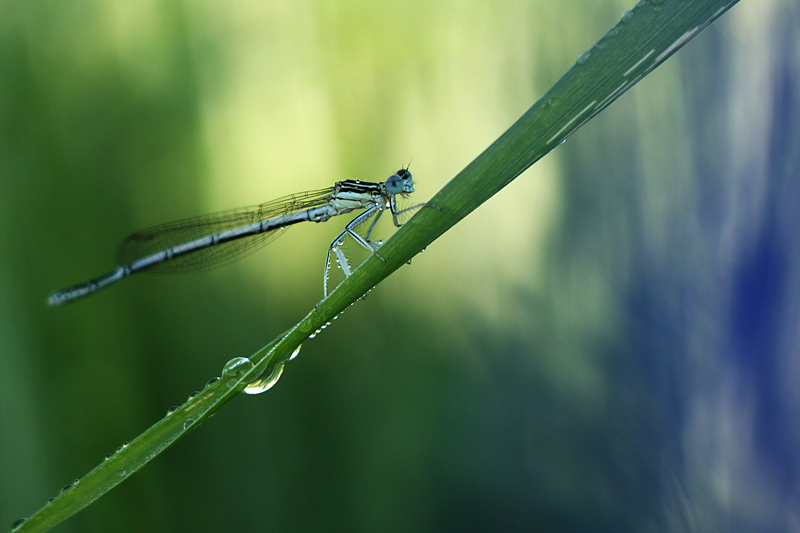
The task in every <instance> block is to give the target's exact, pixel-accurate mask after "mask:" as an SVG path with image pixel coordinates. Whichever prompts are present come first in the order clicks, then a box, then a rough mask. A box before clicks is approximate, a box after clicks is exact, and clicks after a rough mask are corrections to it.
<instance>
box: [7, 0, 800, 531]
mask: <svg viewBox="0 0 800 533" xmlns="http://www.w3.org/2000/svg"><path fill="white" fill-rule="evenodd" d="M631 7H632V1H631V0H627V1H624V2H623V1H616V0H594V1H588V0H566V1H563V2H545V1H537V2H530V3H521V2H518V1H506V0H501V1H495V2H485V3H480V2H471V3H463V2H385V3H373V2H363V1H360V2H359V1H352V2H345V1H340V2H331V1H320V2H288V1H280V0H265V1H260V2H252V1H245V2H237V3H230V2H216V1H213V0H212V1H208V2H160V1H144V2H123V1H118V0H109V1H105V2H91V1H87V2H22V1H18V0H10V1H7V2H4V3H2V4H0V317H2V320H0V424H1V425H0V523H5V524H8V525H10V523H11V522H12V521H13V520H14V519H16V518H19V517H22V516H28V515H30V514H32V513H33V512H35V511H36V510H37V509H38V508H40V507H41V506H42V505H43V504H44V503H45V501H46V500H47V498H48V497H50V496H53V495H55V494H56V493H57V492H58V490H59V488H60V487H62V486H64V485H66V484H67V483H68V482H70V481H71V480H72V479H74V478H79V477H81V476H83V475H84V474H85V473H86V472H88V471H89V470H90V469H91V468H93V467H94V466H95V465H97V464H98V463H99V462H100V461H102V459H103V457H104V456H105V455H106V454H108V453H110V452H112V451H113V450H115V449H116V448H117V447H118V446H120V445H121V443H122V442H123V441H126V440H131V439H133V438H134V437H136V436H137V435H138V434H139V433H141V432H142V431H143V430H144V429H146V428H147V427H148V426H150V425H151V424H152V423H154V422H156V421H157V420H158V419H159V418H160V417H161V416H163V415H164V413H165V412H166V410H167V408H168V407H170V406H171V405H174V404H179V403H181V402H182V401H183V400H184V399H185V398H186V396H187V395H188V394H189V393H190V392H191V391H193V390H196V389H199V388H201V387H202V385H203V384H204V383H205V382H206V381H207V380H208V379H209V378H211V377H213V376H215V375H218V374H219V371H220V370H221V368H222V366H223V364H224V363H225V362H226V361H227V360H228V359H231V358H233V357H240V356H248V355H250V354H252V353H253V352H254V351H255V350H256V349H258V348H259V347H261V346H262V345H264V344H266V343H267V342H268V341H270V340H271V339H272V338H273V337H274V336H276V335H277V334H278V333H280V332H282V331H283V330H284V329H286V328H288V327H290V326H291V325H293V324H294V323H296V322H297V321H298V320H299V319H300V318H301V317H302V316H304V315H305V313H306V312H307V311H308V310H309V309H310V308H311V307H312V306H313V305H314V304H315V303H316V302H317V301H318V300H319V299H320V298H321V295H322V269H323V264H324V258H325V248H326V246H327V245H328V243H329V242H330V240H331V239H332V238H333V237H334V236H335V235H336V234H338V232H339V231H341V227H342V225H343V224H344V220H337V219H334V220H332V221H331V222H329V223H327V224H324V225H301V226H298V227H295V228H293V229H291V231H290V232H289V233H288V235H286V236H283V237H282V238H280V239H278V240H277V241H275V242H274V243H273V244H271V245H270V246H269V247H268V248H267V249H265V250H263V251H260V252H257V253H255V254H253V255H251V256H248V257H247V258H246V259H244V260H242V261H240V262H237V263H235V264H233V265H229V266H225V267H221V268H218V269H215V270H212V271H209V272H201V273H192V274H184V275H179V276H177V275H176V276H172V275H142V276H137V277H134V278H132V279H130V280H126V281H124V282H122V283H120V284H119V285H118V286H114V287H112V288H109V289H107V290H104V291H102V292H100V293H98V294H96V295H95V296H93V297H92V298H90V299H87V300H85V301H81V302H78V303H76V304H74V305H69V306H66V307H63V308H56V309H47V308H45V306H44V303H43V302H44V298H45V296H46V295H47V294H48V293H49V292H50V291H52V290H54V289H58V288H62V287H65V286H69V285H72V284H75V283H78V282H82V281H85V280H86V279H88V278H91V277H95V276H97V275H100V274H103V273H105V272H107V271H109V270H111V269H112V268H113V267H114V266H115V264H114V256H115V251H116V247H117V245H118V244H119V242H120V241H121V240H122V239H123V238H124V237H125V236H127V235H128V234H130V233H131V232H133V231H135V230H137V229H141V228H142V227H146V226H150V225H154V224H158V223H162V222H168V221H171V220H175V219H179V218H184V217H188V216H193V215H198V214H204V213H208V212H213V211H218V210H223V209H228V208H233V207H240V206H244V205H253V204H258V203H261V202H264V201H267V200H270V199H273V198H275V197H278V196H283V195H285V194H289V193H293V192H297V191H302V190H307V189H318V188H322V187H327V186H330V185H331V184H332V183H333V182H335V181H337V180H342V179H351V178H358V179H363V180H369V181H378V180H383V179H385V178H386V177H387V176H388V175H389V174H390V173H392V172H394V171H396V170H397V169H398V168H400V167H401V166H405V165H407V164H408V163H409V161H410V162H411V170H412V172H413V173H414V176H415V182H416V189H417V192H416V194H415V195H414V196H415V197H414V199H415V200H416V201H424V200H426V199H427V198H430V197H431V196H432V195H433V194H434V193H435V192H436V191H437V190H438V189H439V188H440V187H442V186H443V185H444V184H445V183H446V182H447V181H448V180H449V179H450V178H451V177H452V176H454V175H455V174H456V173H457V172H458V171H459V170H460V169H462V168H463V167H464V166H465V165H466V164H467V163H468V162H469V161H470V160H472V159H473V158H474V157H475V156H476V155H477V154H478V153H480V152H481V151H482V150H483V149H484V148H485V147H486V146H487V145H488V144H489V143H491V142H492V141H493V140H494V139H495V138H496V137H497V136H498V135H500V134H501V133H502V132H503V131H504V130H505V129H506V128H507V127H508V126H510V125H511V123H512V122H513V121H514V120H516V119H517V118H518V117H519V116H520V115H521V114H522V113H523V112H524V111H525V110H526V109H527V108H528V107H530V106H531V105H532V104H533V102H534V101H535V100H536V99H537V98H538V97H539V96H541V94H543V93H544V91H545V90H546V89H547V88H548V87H549V86H550V85H551V84H552V83H553V82H555V81H556V80H557V79H558V77H559V76H560V75H561V74H562V73H563V72H564V71H566V69H568V68H569V67H570V66H571V64H572V63H573V62H574V60H575V58H576V57H577V56H578V55H579V54H580V53H581V52H583V51H584V50H586V49H587V48H589V47H590V46H591V45H592V44H593V43H594V42H595V41H596V40H597V39H599V38H600V37H601V36H602V34H603V33H604V32H605V31H606V30H608V29H609V28H610V27H611V26H612V25H613V24H615V23H616V21H617V20H618V18H619V16H620V15H621V13H622V12H623V11H624V10H625V9H629V8H631ZM798 42H800V6H798V4H797V3H796V2H789V1H785V0H784V1H780V0H744V1H742V2H741V3H740V4H739V5H737V6H736V7H734V8H733V9H732V10H731V11H730V12H729V13H727V14H726V15H724V17H723V18H722V19H721V20H719V21H718V22H716V23H715V24H713V25H712V26H711V27H709V28H708V29H707V30H705V31H704V32H702V33H701V34H700V35H699V36H698V37H696V38H695V39H694V40H693V41H692V42H691V43H690V44H689V45H688V46H686V47H685V48H684V49H683V50H681V51H680V52H679V54H678V55H676V56H675V57H674V58H672V59H670V60H669V61H668V62H667V63H666V64H664V65H663V66H661V67H660V68H658V69H657V70H656V71H655V72H654V73H652V74H651V75H649V76H648V77H647V78H645V79H644V80H643V81H642V82H640V83H639V84H638V85H637V86H636V87H635V88H634V89H632V90H631V91H630V92H629V93H628V94H626V95H624V96H623V97H622V98H621V99H620V100H619V101H618V102H616V103H615V104H614V105H613V106H612V107H611V108H609V109H608V110H606V111H605V112H604V113H602V114H601V115H600V116H598V117H597V118H596V119H594V120H593V121H591V122H590V123H589V124H587V125H586V126H585V127H583V128H582V129H581V130H580V131H579V132H578V133H577V134H575V135H574V136H572V137H571V138H570V139H569V141H568V142H567V143H566V144H565V145H563V146H561V147H559V148H558V149H557V150H556V151H554V152H553V153H552V154H551V155H549V156H548V157H546V158H545V159H544V160H542V161H541V162H539V163H538V164H536V165H535V166H534V167H533V168H531V169H530V170H529V171H528V172H526V173H525V174H524V175H522V176H521V177H520V178H519V179H517V180H516V181H515V182H514V183H512V184H511V185H510V186H509V187H507V188H506V189H505V190H504V191H503V192H501V193H500V194H498V195H497V196H496V197H494V198H493V199H492V200H490V201H489V202H488V203H486V204H485V205H484V206H482V207H481V208H480V209H478V210H477V211H476V212H475V213H474V214H472V215H471V216H470V217H468V218H467V219H466V220H464V221H463V222H462V223H461V224H459V225H458V226H456V227H455V228H454V229H453V230H451V231H450V232H448V233H446V234H445V235H444V236H443V237H442V238H440V239H439V240H437V241H436V242H434V243H433V245H431V246H430V247H429V248H428V250H427V251H426V252H425V253H424V254H421V255H420V256H418V257H417V258H416V259H415V260H414V262H413V264H412V265H410V266H405V267H403V268H402V269H401V270H400V271H398V272H397V273H396V274H395V275H393V276H392V277H390V278H389V279H387V280H386V281H385V282H384V283H382V284H381V285H379V286H378V287H377V288H376V289H375V290H373V291H372V292H371V293H370V294H369V296H368V298H367V299H366V300H365V301H361V302H358V303H357V304H356V305H354V306H353V307H352V308H350V309H349V310H348V311H347V312H346V313H345V314H344V315H343V316H342V317H341V318H340V319H339V320H337V321H336V322H335V323H334V324H333V325H332V326H331V327H329V328H327V329H326V330H325V331H324V332H323V333H322V334H321V335H319V336H317V338H316V339H313V340H310V341H308V342H307V343H306V344H305V346H304V348H303V351H302V352H301V354H300V356H299V357H298V359H297V360H295V361H294V362H292V364H290V365H288V366H287V368H286V371H285V373H284V375H283V377H282V378H281V381H280V382H279V383H278V384H277V386H276V387H275V388H273V389H272V390H270V391H269V392H268V393H266V394H263V395H261V396H255V397H240V398H237V399H236V400H234V401H233V402H232V403H230V404H229V405H227V406H226V407H225V408H224V409H223V410H222V411H221V412H220V413H219V414H218V415H217V416H216V417H214V418H212V419H211V420H209V421H208V422H207V423H205V424H204V425H203V426H202V427H201V428H200V429H199V430H198V431H195V432H193V433H191V434H190V435H189V436H188V437H187V438H185V439H184V440H182V441H180V442H179V443H178V444H177V445H176V446H174V447H173V448H171V449H170V450H168V451H167V452H166V453H164V454H163V455H162V456H160V457H158V458H157V459H156V460H155V461H153V462H152V463H151V464H150V465H148V466H147V467H146V468H145V469H144V470H143V471H141V472H140V473H138V474H136V475H135V476H133V477H132V478H131V479H130V480H128V481H126V482H125V483H123V484H122V485H121V486H120V487H119V488H117V489H116V490H114V491H112V492H111V493H110V494H108V495H106V496H105V497H103V498H102V499H101V500H99V501H98V502H97V503H95V504H94V505H92V506H90V507H89V508H88V509H86V510H84V511H83V512H82V513H80V514H78V515H76V516H75V517H73V518H71V519H70V520H69V521H67V522H65V523H64V524H62V525H61V526H59V527H58V528H56V531H62V532H67V531H117V532H125V531H136V532H139V531H190V530H191V531H233V530H242V529H245V528H246V529H248V530H253V531H376V530H380V531H486V530H491V531H614V532H621V531H631V532H642V531H742V532H745V531H746V532H753V531H769V532H782V531H798V530H800V511H798V510H799V509H800V452H799V451H798V450H800V423H798V420H800V379H798V378H800V337H799V336H798V334H797V332H798V326H800V252H799V251H798V247H797V237H798V229H797V228H798V223H800V181H799V180H798V177H800V176H799V175H798V174H799V173H800V170H798V169H799V168H800V165H799V164H798V155H800V110H798V102H799V101H800V100H798V98H800V66H799V64H800V46H798ZM2 521H4V522H2Z"/></svg>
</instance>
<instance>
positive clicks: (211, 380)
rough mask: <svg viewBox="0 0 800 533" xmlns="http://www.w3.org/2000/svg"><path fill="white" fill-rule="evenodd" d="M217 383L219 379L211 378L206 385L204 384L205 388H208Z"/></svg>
mask: <svg viewBox="0 0 800 533" xmlns="http://www.w3.org/2000/svg"><path fill="white" fill-rule="evenodd" d="M217 381H219V378H211V379H209V380H208V383H206V388H208V387H210V386H211V385H213V384H214V383H216V382H217Z"/></svg>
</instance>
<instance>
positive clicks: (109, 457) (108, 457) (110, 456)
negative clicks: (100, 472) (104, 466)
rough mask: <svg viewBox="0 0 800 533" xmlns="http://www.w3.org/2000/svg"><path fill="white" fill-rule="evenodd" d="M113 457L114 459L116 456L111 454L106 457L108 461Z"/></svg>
mask: <svg viewBox="0 0 800 533" xmlns="http://www.w3.org/2000/svg"><path fill="white" fill-rule="evenodd" d="M112 457H114V454H113V453H109V454H108V455H106V461H108V460H109V459H111V458H112Z"/></svg>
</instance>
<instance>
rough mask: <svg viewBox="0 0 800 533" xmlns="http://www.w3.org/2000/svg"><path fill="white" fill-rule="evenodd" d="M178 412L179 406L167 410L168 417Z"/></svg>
mask: <svg viewBox="0 0 800 533" xmlns="http://www.w3.org/2000/svg"><path fill="white" fill-rule="evenodd" d="M177 410H178V406H177V405H173V406H172V407H170V408H169V409H167V416H169V415H171V414H172V413H174V412H175V411H177Z"/></svg>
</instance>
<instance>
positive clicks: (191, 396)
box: [186, 391, 200, 402]
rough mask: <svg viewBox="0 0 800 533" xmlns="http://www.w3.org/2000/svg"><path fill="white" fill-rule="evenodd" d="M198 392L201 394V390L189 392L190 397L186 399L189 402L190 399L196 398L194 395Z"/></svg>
mask: <svg viewBox="0 0 800 533" xmlns="http://www.w3.org/2000/svg"><path fill="white" fill-rule="evenodd" d="M198 394H200V392H199V391H194V392H193V393H191V394H189V397H188V398H186V401H187V402H188V401H189V400H192V399H194V397H195V396H197V395H198Z"/></svg>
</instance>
